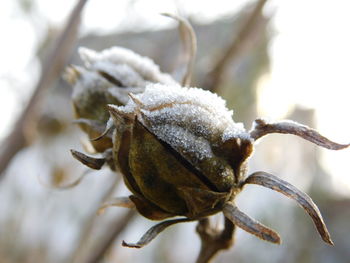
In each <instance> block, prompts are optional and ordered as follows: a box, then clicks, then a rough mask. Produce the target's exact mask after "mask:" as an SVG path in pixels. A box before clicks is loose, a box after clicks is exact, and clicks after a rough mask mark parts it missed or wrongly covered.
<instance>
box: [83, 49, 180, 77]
mask: <svg viewBox="0 0 350 263" xmlns="http://www.w3.org/2000/svg"><path fill="white" fill-rule="evenodd" d="M79 54H80V57H81V58H82V59H83V61H84V62H85V64H86V66H87V67H89V68H93V67H101V66H102V67H106V66H107V67H110V65H114V66H115V65H128V67H130V68H131V69H133V71H135V73H137V75H139V76H141V77H142V79H144V80H146V81H150V82H160V83H164V84H175V83H176V82H175V81H174V80H173V79H172V78H171V77H170V76H169V75H168V74H164V73H162V72H160V70H159V67H158V66H157V65H156V64H155V63H154V62H153V60H151V59H150V58H148V57H143V56H140V55H139V54H136V53H134V52H133V51H131V50H129V49H126V48H123V47H112V48H109V49H105V50H103V51H101V52H96V51H94V50H90V49H87V48H83V47H81V48H79ZM110 68H113V67H110ZM126 76H129V75H127V74H126ZM139 78H140V77H136V79H139Z"/></svg>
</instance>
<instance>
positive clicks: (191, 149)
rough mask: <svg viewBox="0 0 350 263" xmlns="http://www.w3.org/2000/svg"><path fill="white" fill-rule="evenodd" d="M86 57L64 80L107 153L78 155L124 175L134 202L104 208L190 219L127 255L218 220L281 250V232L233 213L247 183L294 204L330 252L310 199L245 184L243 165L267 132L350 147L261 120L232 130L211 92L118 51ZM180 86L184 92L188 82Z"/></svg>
mask: <svg viewBox="0 0 350 263" xmlns="http://www.w3.org/2000/svg"><path fill="white" fill-rule="evenodd" d="M81 55H82V57H83V59H84V61H85V62H86V67H87V69H84V68H80V67H70V68H69V69H68V71H67V72H68V73H67V76H66V78H67V79H68V81H69V82H70V83H72V84H73V85H74V86H75V89H74V93H73V104H74V107H75V111H76V115H77V117H78V118H79V119H78V120H77V122H78V123H80V124H81V126H82V128H83V129H84V131H85V132H87V134H88V135H89V136H90V138H94V137H96V136H98V135H99V139H100V138H102V139H100V140H98V141H97V142H94V144H93V145H94V147H95V149H96V150H97V151H98V152H103V158H93V157H90V156H87V155H85V154H82V153H79V152H76V151H72V154H73V156H74V157H75V158H76V159H78V160H79V161H80V162H82V163H83V164H85V165H87V166H88V167H90V168H92V169H100V168H101V167H102V165H103V164H104V163H105V162H107V163H108V164H109V167H110V168H111V169H112V170H114V169H115V168H117V169H119V170H120V172H121V173H122V174H123V177H124V181H125V183H126V185H127V187H128V188H129V189H130V191H131V192H132V193H133V195H131V196H130V197H129V198H115V199H113V200H112V201H110V202H108V203H106V204H105V205H103V207H102V209H103V210H104V209H105V208H106V207H108V206H113V205H116V206H122V207H129V208H133V207H135V208H136V209H137V210H138V211H139V213H140V214H142V215H143V216H145V217H147V218H149V219H153V220H163V219H165V218H169V217H173V216H183V217H184V218H180V219H173V220H167V221H164V222H161V223H159V224H157V225H155V226H154V227H152V228H151V229H150V230H149V231H147V232H146V234H145V235H144V236H143V237H142V238H141V239H140V240H139V241H138V242H136V243H126V242H123V245H124V246H129V247H136V248H140V247H143V246H145V245H146V244H148V243H149V242H151V241H152V240H153V239H154V238H155V237H156V236H157V235H158V234H159V233H160V232H161V231H163V230H164V229H165V228H167V227H169V226H171V225H173V224H177V223H181V222H189V221H193V220H201V219H203V218H205V217H207V216H209V215H212V214H215V213H217V212H222V213H223V214H224V216H225V217H226V221H225V222H226V223H227V222H228V223H227V224H229V225H230V227H229V228H231V229H233V225H236V226H238V227H240V228H242V229H244V230H245V231H247V232H249V233H251V234H253V235H256V236H257V237H259V238H261V239H263V240H266V241H269V242H272V243H276V244H279V243H280V237H279V235H278V234H277V233H276V232H275V231H273V230H271V229H269V228H268V227H266V226H264V225H263V224H261V223H259V222H257V221H256V220H254V219H252V218H250V217H249V216H248V215H245V214H244V213H243V212H242V211H240V210H239V209H238V208H237V207H236V205H235V203H234V199H235V197H236V195H237V194H238V193H239V192H240V191H241V190H242V189H243V188H244V186H245V185H247V184H257V185H261V186H264V187H267V188H270V189H272V190H275V191H277V192H280V193H282V194H284V195H285V196H287V197H289V198H291V199H293V200H295V201H297V203H298V204H299V205H300V206H301V207H302V208H304V209H305V211H306V212H307V213H308V214H309V215H310V217H311V218H312V220H313V223H314V224H315V226H316V228H317V230H318V232H319V234H320V236H321V237H322V239H323V240H324V241H325V242H326V243H328V244H333V242H332V240H331V238H330V235H329V233H328V230H327V228H326V225H325V223H324V221H323V219H322V216H321V213H320V211H319V209H318V208H317V206H316V205H315V204H314V203H313V201H312V199H311V198H310V197H309V196H308V195H306V194H305V193H303V192H301V191H300V190H298V189H297V188H296V187H294V186H292V185H290V184H289V183H287V182H285V181H283V180H281V179H278V178H277V177H275V176H273V175H271V174H268V173H266V172H255V173H253V174H251V175H249V176H246V172H247V169H246V168H247V160H248V158H249V156H250V155H251V154H252V152H253V145H254V143H255V141H256V140H258V139H260V138H261V137H263V136H265V135H267V134H270V133H283V134H293V135H297V136H299V137H301V138H303V139H305V140H308V141H310V142H312V143H315V144H317V145H319V146H321V147H324V148H327V149H331V150H340V149H344V148H346V147H348V146H349V144H338V143H335V142H332V141H330V140H329V139H327V138H325V137H324V136H322V135H320V134H319V133H318V132H317V131H315V130H313V129H311V128H309V127H307V126H305V125H301V124H299V123H296V122H293V121H281V122H267V121H266V120H262V119H257V120H256V121H255V122H254V124H253V128H252V129H251V130H250V131H249V132H248V131H246V130H245V129H244V127H243V125H242V124H241V123H236V122H234V121H233V119H232V111H229V110H228V109H227V108H226V106H225V101H224V100H223V99H221V98H220V97H218V96H217V95H215V94H213V93H211V92H209V91H204V90H201V89H197V88H185V87H181V86H179V85H178V84H177V83H176V82H175V81H174V80H173V79H171V77H169V76H168V75H167V74H163V73H161V72H160V71H159V69H158V67H157V66H156V65H155V64H154V63H153V62H152V61H151V60H149V59H148V58H144V57H140V56H139V55H136V54H134V53H130V51H127V50H125V49H118V48H112V49H110V50H107V51H103V52H101V53H96V52H94V51H89V50H86V49H82V50H81ZM191 61H192V60H191ZM186 76H188V75H186ZM184 80H186V81H185V83H186V84H187V83H188V81H187V80H188V79H187V78H186V77H185V79H184ZM107 104H108V105H107ZM107 109H108V111H109V114H110V116H111V118H109V115H108V111H107ZM107 120H109V121H108V122H107ZM106 122H107V128H104V126H105V125H104V124H105V123H106ZM101 134H102V136H101ZM230 233H231V234H232V233H233V231H231V232H230Z"/></svg>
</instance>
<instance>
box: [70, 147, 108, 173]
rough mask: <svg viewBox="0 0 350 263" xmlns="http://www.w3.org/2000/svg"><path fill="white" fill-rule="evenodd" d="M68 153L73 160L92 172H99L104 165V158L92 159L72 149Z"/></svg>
mask: <svg viewBox="0 0 350 263" xmlns="http://www.w3.org/2000/svg"><path fill="white" fill-rule="evenodd" d="M70 152H71V154H72V155H73V157H74V158H75V159H77V160H78V161H79V162H81V163H82V164H84V165H86V166H87V167H89V168H91V169H94V170H100V169H101V168H102V166H103V165H104V164H105V163H106V159H105V158H94V157H91V156H88V155H86V154H84V153H81V152H78V151H75V150H72V149H71V150H70Z"/></svg>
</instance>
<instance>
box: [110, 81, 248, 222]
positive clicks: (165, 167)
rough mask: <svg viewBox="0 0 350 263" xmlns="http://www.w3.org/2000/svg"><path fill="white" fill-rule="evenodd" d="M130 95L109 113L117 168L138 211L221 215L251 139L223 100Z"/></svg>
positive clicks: (162, 90)
mask: <svg viewBox="0 0 350 263" xmlns="http://www.w3.org/2000/svg"><path fill="white" fill-rule="evenodd" d="M131 97H132V100H130V101H129V102H128V104H127V105H126V106H119V107H118V106H115V105H110V106H109V110H110V112H111V116H112V117H113V120H114V122H115V127H116V132H115V135H114V156H115V160H116V162H117V163H116V166H118V167H120V168H121V171H122V173H123V174H124V176H125V181H126V184H127V185H128V187H129V189H130V190H131V191H132V192H133V193H134V195H135V197H133V198H137V199H138V202H136V203H135V204H136V206H137V207H138V208H140V209H139V211H140V212H141V213H142V212H143V211H144V210H145V209H142V207H141V206H142V205H146V204H148V203H151V204H152V205H153V206H155V207H156V208H158V209H159V211H161V212H165V213H166V214H169V216H174V215H184V216H187V217H189V218H194V217H198V216H203V215H205V214H212V213H214V212H217V211H218V210H220V209H221V207H222V205H223V204H224V203H225V202H226V201H227V200H229V199H230V198H232V195H234V194H235V192H234V191H232V189H235V187H234V186H235V184H238V182H239V181H240V178H241V177H242V176H243V175H244V171H245V169H244V167H245V161H246V159H247V158H248V157H249V155H250V154H251V152H252V140H251V139H250V137H249V134H248V133H247V132H246V131H245V130H244V128H243V125H242V124H241V123H235V122H234V121H233V120H232V111H228V109H227V108H226V106H225V101H224V100H222V99H221V98H220V97H218V96H217V95H215V94H213V93H211V92H209V91H204V90H201V89H197V88H183V87H180V86H178V85H161V84H150V85H148V86H147V87H146V90H145V91H144V92H143V93H140V94H137V95H131ZM142 201H144V203H145V204H143V203H142ZM145 216H147V217H150V218H151V219H154V218H152V216H149V215H148V214H145Z"/></svg>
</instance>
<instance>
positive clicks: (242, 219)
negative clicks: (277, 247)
mask: <svg viewBox="0 0 350 263" xmlns="http://www.w3.org/2000/svg"><path fill="white" fill-rule="evenodd" d="M223 213H224V215H225V217H226V218H227V219H229V220H230V221H231V222H232V223H233V224H235V225H237V226H238V227H240V228H242V229H243V230H245V231H247V232H248V233H250V234H253V235H255V236H257V237H258V238H261V239H263V240H265V241H269V242H271V243H274V244H281V239H280V237H279V235H278V234H277V233H276V232H275V231H273V230H272V229H270V228H268V227H266V226H264V225H263V224H261V223H259V222H258V221H256V220H254V219H252V218H250V217H249V216H247V215H246V214H244V213H243V212H242V211H240V210H239V209H238V208H237V206H236V205H235V204H234V203H232V202H228V203H226V204H225V205H224V208H223Z"/></svg>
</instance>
